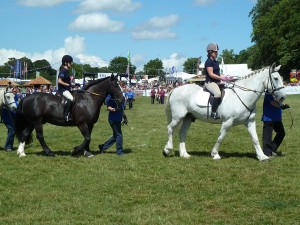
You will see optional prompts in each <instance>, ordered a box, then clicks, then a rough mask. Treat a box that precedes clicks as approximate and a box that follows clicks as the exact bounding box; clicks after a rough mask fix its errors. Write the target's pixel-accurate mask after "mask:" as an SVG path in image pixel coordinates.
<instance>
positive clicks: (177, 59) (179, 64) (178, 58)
mask: <svg viewBox="0 0 300 225" xmlns="http://www.w3.org/2000/svg"><path fill="white" fill-rule="evenodd" d="M186 60H187V58H186V57H184V56H183V55H181V54H179V53H176V52H175V53H172V54H171V55H170V56H169V58H164V59H162V62H163V65H164V68H165V69H167V70H169V69H170V68H172V67H173V66H174V67H175V68H176V70H177V71H182V70H183V63H184V62H185V61H186Z"/></svg>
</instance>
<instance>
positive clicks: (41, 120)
mask: <svg viewBox="0 0 300 225" xmlns="http://www.w3.org/2000/svg"><path fill="white" fill-rule="evenodd" d="M108 94H110V95H111V96H113V98H114V99H115V100H116V102H117V104H120V103H121V102H123V101H124V97H123V94H122V90H121V88H120V86H119V84H118V80H117V78H116V77H114V76H113V75H111V77H106V78H104V79H99V80H95V81H91V82H89V83H88V84H87V86H86V87H85V88H84V90H81V91H79V92H76V93H73V96H74V99H75V102H74V106H73V108H72V111H71V118H72V120H71V121H68V122H65V119H64V116H63V115H64V113H63V110H64V105H65V103H66V99H65V98H64V97H59V96H55V95H52V94H47V93H34V94H32V95H28V96H26V97H25V98H24V99H22V100H21V102H20V104H19V107H18V110H17V115H16V121H15V122H16V135H17V137H18V139H19V141H20V144H19V148H18V151H17V154H18V155H19V156H20V157H21V156H26V154H25V152H24V146H25V143H27V142H28V140H30V139H31V134H32V131H33V130H34V129H35V131H36V137H37V139H38V140H39V142H40V144H41V146H42V148H43V150H44V151H45V153H46V155H48V156H54V153H53V152H52V151H51V150H50V148H49V147H48V146H47V144H46V142H45V140H44V135H43V124H45V123H51V124H54V125H57V126H77V127H78V128H79V130H80V132H81V134H82V135H83V137H84V141H83V142H82V144H81V145H79V146H76V147H74V150H73V151H72V155H77V154H78V153H79V152H84V155H85V156H87V157H91V156H93V155H92V153H91V152H90V147H89V144H90V141H91V133H92V130H93V127H94V124H95V123H96V122H97V121H98V118H99V114H100V108H101V106H102V105H103V103H104V101H105V98H106V96H107V95H108Z"/></svg>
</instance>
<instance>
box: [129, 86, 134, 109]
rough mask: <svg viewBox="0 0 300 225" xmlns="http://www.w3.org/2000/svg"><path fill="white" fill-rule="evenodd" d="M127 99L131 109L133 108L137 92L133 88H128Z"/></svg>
mask: <svg viewBox="0 0 300 225" xmlns="http://www.w3.org/2000/svg"><path fill="white" fill-rule="evenodd" d="M127 99H128V105H129V109H133V101H134V100H135V93H134V92H133V91H132V89H129V90H128V92H127Z"/></svg>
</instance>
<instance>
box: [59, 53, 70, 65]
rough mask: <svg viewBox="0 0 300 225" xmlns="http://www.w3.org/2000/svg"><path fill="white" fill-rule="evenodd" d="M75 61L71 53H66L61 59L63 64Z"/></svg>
mask: <svg viewBox="0 0 300 225" xmlns="http://www.w3.org/2000/svg"><path fill="white" fill-rule="evenodd" d="M72 62H73V58H72V56H70V55H64V56H63V57H62V59H61V64H62V65H65V63H72Z"/></svg>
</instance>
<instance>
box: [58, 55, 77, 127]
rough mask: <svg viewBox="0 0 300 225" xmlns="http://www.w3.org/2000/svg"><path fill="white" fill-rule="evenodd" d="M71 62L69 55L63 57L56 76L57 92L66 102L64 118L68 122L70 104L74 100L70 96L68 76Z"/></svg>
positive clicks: (69, 78)
mask: <svg viewBox="0 0 300 225" xmlns="http://www.w3.org/2000/svg"><path fill="white" fill-rule="evenodd" d="M72 62H73V58H72V56H70V55H64V56H63V57H62V59H61V66H60V68H59V74H58V79H57V83H58V92H59V93H60V94H61V95H62V96H64V97H66V99H67V102H66V104H65V107H64V117H65V121H66V122H68V121H69V120H71V116H70V111H71V108H72V104H73V101H74V98H73V96H72V94H71V87H72V84H71V77H70V75H69V70H70V68H71V64H72Z"/></svg>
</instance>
